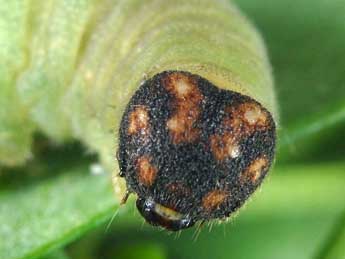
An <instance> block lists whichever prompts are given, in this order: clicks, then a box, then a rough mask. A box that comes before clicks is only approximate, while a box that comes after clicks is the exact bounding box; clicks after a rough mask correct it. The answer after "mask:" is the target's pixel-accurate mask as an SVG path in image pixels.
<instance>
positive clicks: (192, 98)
mask: <svg viewBox="0 0 345 259" xmlns="http://www.w3.org/2000/svg"><path fill="white" fill-rule="evenodd" d="M162 83H163V85H164V86H165V87H166V89H167V90H168V91H169V92H170V93H172V94H173V97H172V98H173V101H172V105H171V109H173V110H174V112H173V114H172V116H171V117H170V118H169V119H168V121H167V124H166V126H167V128H168V129H169V132H170V135H171V138H172V142H173V143H174V144H178V143H182V142H193V141H195V140H196V139H197V138H198V137H199V135H200V130H199V129H197V128H196V127H195V122H196V121H197V119H198V118H199V115H200V113H201V107H200V106H201V101H202V99H203V96H202V94H201V93H200V90H199V88H198V86H197V82H196V80H195V79H194V77H192V76H190V75H187V74H184V73H181V72H174V73H171V74H168V75H167V76H166V77H165V78H164V79H163V80H162Z"/></svg>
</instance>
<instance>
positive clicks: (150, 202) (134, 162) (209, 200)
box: [118, 71, 276, 230]
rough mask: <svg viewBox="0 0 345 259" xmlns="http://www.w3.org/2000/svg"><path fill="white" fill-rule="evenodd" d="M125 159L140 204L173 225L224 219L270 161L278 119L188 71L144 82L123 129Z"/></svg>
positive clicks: (124, 172)
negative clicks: (275, 120) (276, 120)
mask: <svg viewBox="0 0 345 259" xmlns="http://www.w3.org/2000/svg"><path fill="white" fill-rule="evenodd" d="M119 136H120V144H119V153H118V154H119V163H120V170H121V176H123V177H125V179H126V183H127V188H128V190H129V191H130V192H134V193H136V194H137V195H138V199H137V208H138V210H139V212H140V213H141V215H142V216H143V217H144V218H145V219H146V221H147V222H149V223H150V224H152V225H158V226H162V227H164V228H167V229H169V230H180V229H184V228H188V227H191V226H193V225H194V224H195V222H197V221H205V220H211V219H224V218H226V217H228V216H229V215H230V214H231V213H232V212H234V211H236V210H237V209H238V208H239V207H241V205H242V204H243V203H244V202H245V201H246V200H247V199H248V197H249V196H250V195H251V194H252V193H253V192H254V191H255V190H256V189H257V187H258V186H259V185H260V183H261V182H262V181H263V179H264V178H265V176H266V174H267V172H268V170H269V167H270V165H271V163H272V160H273V156H274V148H275V138H276V136H275V123H274V121H273V118H272V116H271V114H270V113H269V112H268V111H267V110H266V109H265V108H263V107H262V106H261V105H260V104H259V103H258V102H256V101H255V100H253V99H252V98H250V97H248V96H244V95H241V94H239V93H236V92H232V91H229V90H222V89H219V88H217V87H216V86H214V85H213V84H212V83H210V82H209V81H207V80H206V79H204V78H202V77H200V76H198V75H194V74H190V73H188V72H182V71H166V72H162V73H160V74H157V75H156V76H154V77H153V78H151V79H149V80H147V81H146V82H145V83H144V84H143V85H141V86H140V87H139V89H138V90H137V91H136V93H135V94H134V96H133V97H132V99H131V100H130V102H129V104H128V106H127V108H126V111H125V113H124V115H123V118H122V121H121V126H120V135H119Z"/></svg>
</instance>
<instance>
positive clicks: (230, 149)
mask: <svg viewBox="0 0 345 259" xmlns="http://www.w3.org/2000/svg"><path fill="white" fill-rule="evenodd" d="M268 126H269V120H268V115H267V112H266V111H265V110H263V109H262V108H261V106H260V105H259V104H257V103H254V102H247V103H242V104H240V105H239V106H229V107H227V108H225V118H224V119H223V121H222V123H221V130H220V132H219V133H217V134H214V135H212V136H211V138H210V146H211V151H212V153H213V155H214V157H215V158H216V159H217V160H218V161H222V160H224V159H226V158H228V157H230V158H236V157H238V156H239V155H240V154H241V150H240V148H239V143H240V142H241V141H242V140H243V139H244V138H246V137H248V136H250V135H251V134H253V133H254V132H255V131H260V130H265V129H266V128H267V127H268Z"/></svg>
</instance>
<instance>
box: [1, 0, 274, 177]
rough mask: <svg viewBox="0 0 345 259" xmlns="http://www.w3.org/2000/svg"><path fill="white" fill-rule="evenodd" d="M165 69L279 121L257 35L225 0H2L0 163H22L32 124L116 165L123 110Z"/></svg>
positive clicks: (27, 152)
mask: <svg viewBox="0 0 345 259" xmlns="http://www.w3.org/2000/svg"><path fill="white" fill-rule="evenodd" d="M164 70H185V71H189V72H192V73H196V74H199V75H200V76H203V77H205V78H207V79H209V80H210V81H211V82H213V83H214V84H215V85H217V86H218V87H221V88H225V89H231V90H234V91H237V92H241V93H244V94H246V95H249V96H251V97H253V98H254V99H256V100H257V101H259V102H260V103H261V104H262V105H263V106H264V107H266V108H267V109H268V110H269V111H271V113H272V114H273V116H274V118H275V119H276V120H277V109H276V103H275V96H274V90H273V82H272V76H271V69H270V65H269V62H268V59H267V56H266V51H265V48H264V45H263V42H262V40H261V38H260V35H259V34H258V33H257V32H256V30H255V29H254V28H253V27H252V25H251V24H250V23H249V22H248V20H247V19H246V18H244V17H243V15H242V14H241V13H240V12H239V11H238V9H237V8H236V7H234V6H233V5H232V4H231V3H230V2H229V1H226V0H188V1H185V0H173V1H167V0H117V1H115V0H31V1H29V0H11V1H7V0H0V87H1V96H0V105H1V110H0V163H2V164H5V165H16V164H20V163H23V162H24V161H25V160H27V159H28V158H29V157H30V146H31V142H32V133H33V132H34V131H36V130H39V131H43V132H44V133H45V134H46V135H48V136H50V137H51V138H52V139H53V140H55V141H57V142H62V141H64V140H67V139H69V138H77V139H80V140H81V141H82V142H83V143H85V144H86V145H87V146H88V147H89V148H90V149H91V150H93V151H96V152H98V153H99V154H100V158H101V162H102V163H103V164H104V166H105V167H106V168H107V169H108V170H111V171H116V170H117V162H116V161H115V153H116V149H117V133H118V127H119V122H120V119H121V116H122V112H123V111H124V109H125V107H126V105H127V102H128V100H129V99H130V98H131V96H132V95H133V93H134V92H135V91H136V89H137V88H138V87H139V85H140V83H141V82H142V81H144V80H145V79H146V78H148V77H151V76H153V75H154V74H156V73H158V72H161V71H164Z"/></svg>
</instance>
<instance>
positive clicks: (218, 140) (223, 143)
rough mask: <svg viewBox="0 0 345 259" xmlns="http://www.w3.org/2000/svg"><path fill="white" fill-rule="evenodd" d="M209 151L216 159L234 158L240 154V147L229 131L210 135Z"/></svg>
mask: <svg viewBox="0 0 345 259" xmlns="http://www.w3.org/2000/svg"><path fill="white" fill-rule="evenodd" d="M210 142H211V143H210V144H211V151H212V153H213V155H214V156H215V158H216V159H217V160H218V161H222V160H224V159H226V158H228V157H230V158H236V157H238V156H239V155H240V148H239V145H238V143H237V139H236V138H234V137H233V135H232V134H231V133H226V134H224V135H222V136H221V135H218V134H215V135H212V136H211V138H210Z"/></svg>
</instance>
